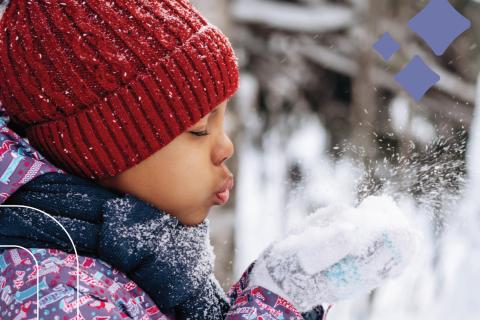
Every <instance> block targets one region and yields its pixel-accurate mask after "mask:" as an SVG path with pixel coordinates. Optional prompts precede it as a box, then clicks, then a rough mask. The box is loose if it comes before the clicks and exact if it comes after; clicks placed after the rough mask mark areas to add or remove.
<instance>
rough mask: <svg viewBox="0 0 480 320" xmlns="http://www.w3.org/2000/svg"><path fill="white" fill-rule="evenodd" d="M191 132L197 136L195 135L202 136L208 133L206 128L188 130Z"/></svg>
mask: <svg viewBox="0 0 480 320" xmlns="http://www.w3.org/2000/svg"><path fill="white" fill-rule="evenodd" d="M190 133H191V134H193V135H194V136H197V137H202V136H208V135H209V133H208V131H207V130H203V131H197V132H196V131H190Z"/></svg>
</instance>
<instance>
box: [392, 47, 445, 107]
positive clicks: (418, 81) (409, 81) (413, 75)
mask: <svg viewBox="0 0 480 320" xmlns="http://www.w3.org/2000/svg"><path fill="white" fill-rule="evenodd" d="M395 80H396V81H397V82H398V83H399V84H400V85H401V86H402V87H403V89H405V91H407V92H408V94H410V95H411V96H412V97H413V98H414V99H415V101H417V102H418V101H420V99H422V97H423V96H424V95H425V93H426V92H427V91H428V89H430V88H431V87H432V86H433V85H434V84H435V83H437V82H438V81H439V80H440V76H439V75H438V74H436V73H435V72H434V71H433V70H432V69H430V67H429V66H428V65H427V64H425V62H424V61H423V59H422V58H420V57H419V56H418V55H416V56H414V57H413V59H412V60H411V61H410V62H409V63H408V64H407V65H406V66H405V68H403V70H402V71H400V72H399V73H397V74H396V75H395Z"/></svg>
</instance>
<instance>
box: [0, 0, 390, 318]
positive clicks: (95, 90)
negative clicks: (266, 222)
mask: <svg viewBox="0 0 480 320" xmlns="http://www.w3.org/2000/svg"><path fill="white" fill-rule="evenodd" d="M237 86H238V68H237V63H236V58H235V55H234V53H233V50H232V47H231V45H230V43H229V41H228V39H227V38H226V37H225V36H224V35H223V34H222V33H221V32H220V31H219V30H218V29H217V28H216V27H214V26H212V25H211V24H209V23H208V22H207V21H206V20H205V19H204V18H203V17H202V16H201V15H200V14H199V13H198V11H196V10H195V9H194V8H193V7H192V6H191V5H190V4H189V3H188V1H186V0H162V1H157V0H136V1H131V0H130V1H127V0H114V1H101V0H87V1H77V0H67V1H60V0H53V1H28V2H25V1H20V0H12V1H11V3H10V4H9V5H8V7H7V8H6V11H5V14H4V17H3V18H2V20H1V21H0V99H1V101H2V103H3V104H4V106H5V108H6V111H7V112H8V115H9V117H10V118H11V121H12V125H13V126H14V127H15V128H16V130H19V132H21V133H22V134H24V135H25V136H26V137H27V138H28V140H29V142H30V143H31V144H32V145H33V146H34V147H35V148H37V149H38V150H39V151H40V152H41V153H42V154H43V155H45V156H46V158H47V159H48V160H49V161H50V162H51V163H52V164H53V165H54V166H56V167H58V168H60V169H61V170H57V169H56V168H55V167H53V169H52V170H51V171H52V172H49V173H48V172H46V171H45V172H43V174H41V175H38V174H37V176H36V177H35V178H34V179H31V177H30V179H23V180H24V181H23V186H22V187H20V188H19V189H18V190H15V188H13V189H12V190H13V191H12V190H11V191H12V192H13V194H11V195H9V197H8V200H7V201H6V202H5V203H6V204H10V205H23V206H28V207H30V208H27V207H23V208H18V207H16V208H11V207H8V208H2V214H1V215H0V240H1V243H0V244H2V245H17V246H21V247H23V248H35V249H31V250H30V251H31V255H30V253H29V252H27V251H25V250H23V249H22V248H20V247H18V248H17V249H11V250H7V251H5V252H4V253H3V254H2V255H0V271H1V274H0V281H1V283H0V284H2V288H3V290H2V294H1V297H2V299H1V301H0V310H1V311H0V312H2V314H1V315H0V316H1V317H3V318H5V319H14V318H16V319H22V318H33V317H35V315H36V314H37V312H39V314H38V315H39V316H40V317H44V319H64V318H65V319H67V318H68V319H70V318H73V317H76V319H82V318H83V319H105V318H107V317H111V318H112V319H120V318H126V317H127V318H133V319H148V318H152V319H223V318H225V317H227V318H228V319H237V318H238V319H240V318H245V317H247V318H251V317H257V316H258V317H259V318H261V319H272V318H273V319H301V318H302V315H301V314H300V312H299V311H298V310H297V308H295V306H301V307H302V308H301V310H302V311H308V310H309V309H312V308H313V309H314V310H313V311H312V312H311V313H309V315H308V317H310V316H312V315H314V316H316V317H317V318H318V317H321V316H322V314H323V308H322V307H320V306H318V307H315V306H317V305H319V304H320V303H322V302H324V301H322V296H321V295H319V294H315V295H313V298H312V294H310V295H309V294H308V291H310V293H311V291H312V288H313V289H315V287H312V285H311V284H318V285H317V287H318V288H320V287H322V286H324V284H325V281H327V282H328V281H330V280H329V279H325V277H324V276H323V275H320V273H319V272H317V271H316V272H315V274H312V275H308V274H306V273H305V272H304V270H298V269H295V270H296V271H295V270H294V269H291V268H290V269H289V268H288V267H291V266H292V265H291V263H292V259H290V260H289V261H283V262H280V263H279V265H278V266H279V267H281V268H282V266H284V267H285V268H283V269H285V270H286V269H288V270H290V271H289V273H288V274H289V276H287V278H285V277H284V276H282V278H281V279H279V278H278V277H276V275H278V273H277V272H275V271H271V268H270V267H271V264H269V261H270V262H271V261H276V260H275V259H273V258H272V256H273V255H274V254H273V255H272V252H276V251H275V246H274V247H273V250H272V249H270V250H268V251H267V252H266V254H265V255H264V256H263V257H262V259H261V260H260V263H258V266H259V267H258V268H257V269H258V272H257V273H256V274H257V276H256V277H255V281H250V280H249V273H250V271H251V270H252V267H253V268H255V266H252V267H250V268H249V270H248V271H247V272H246V273H245V275H244V276H243V277H242V279H241V280H240V282H239V283H238V284H237V285H235V286H234V287H233V289H232V290H231V291H230V293H229V297H228V298H227V296H226V295H225V294H224V293H223V292H222V290H221V288H220V286H219V285H218V282H217V281H216V280H215V278H214V276H213V266H212V261H213V259H212V258H213V256H212V251H211V247H210V244H209V242H208V221H206V220H205V218H206V217H207V214H208V211H209V209H210V208H211V207H212V206H213V205H223V204H225V203H226V202H227V201H228V198H229V191H230V189H231V188H232V187H233V176H232V174H231V172H230V171H229V169H228V168H227V166H226V161H227V160H228V159H229V158H230V157H231V156H232V154H233V152H234V148H233V145H232V142H231V141H230V139H229V138H228V136H227V135H226V133H225V131H224V129H223V121H224V115H225V112H226V108H227V101H228V99H229V98H230V97H231V96H232V95H233V94H234V93H235V91H236V90H237ZM31 151H32V152H34V150H31ZM56 171H57V172H56ZM18 172H20V171H18ZM65 172H67V173H68V174H65ZM37 173H38V172H37ZM26 181H28V183H26ZM32 208H34V209H32ZM37 209H38V210H37ZM39 210H41V211H39ZM45 213H47V214H49V215H50V216H48V215H46V214H45ZM53 218H55V219H56V220H55V221H53V220H52V219H53ZM52 221H53V222H52ZM56 222H58V223H59V224H61V225H62V226H63V227H64V228H65V230H66V231H67V232H68V235H67V234H66V233H65V232H64V230H63V229H62V228H61V227H59V225H58V224H56ZM72 242H73V244H72ZM73 245H74V246H75V247H76V248H77V251H78V252H80V253H81V257H80V258H79V261H78V266H77V261H76V258H75V256H74V255H72V254H69V253H67V252H70V253H71V252H73V249H74V248H73ZM40 248H45V249H47V250H45V249H40ZM377 248H378V246H377ZM277 249H278V248H277ZM280 251H281V250H280ZM373 256H374V255H373ZM384 256H385V255H384ZM372 259H373V258H372ZM280 261H281V259H280ZM36 263H38V266H37V265H36ZM326 267H328V266H326ZM259 275H263V276H259ZM387 275H389V272H388V270H387V271H385V272H384V273H383V274H382V278H385V277H387ZM298 276H301V277H302V280H301V281H300V278H299V277H298ZM77 277H78V278H79V281H80V283H79V285H77V283H76V279H77ZM37 278H38V279H39V287H38V288H39V295H37V294H36V292H35V288H36V286H35V281H36V279H37ZM320 280H321V281H320ZM299 281H300V282H299ZM305 283H308V284H309V286H304V285H303V284H305ZM269 289H270V290H269ZM314 291H315V290H314ZM317 291H318V290H317ZM317 291H315V292H317ZM77 294H78V295H79V297H78V299H77ZM278 294H282V295H283V297H282V296H280V295H278ZM304 296H305V297H307V296H308V297H310V298H309V300H308V303H303V302H304V301H302V297H304ZM37 298H38V301H37ZM292 303H293V304H294V305H295V306H294V305H292ZM305 316H306V317H307V315H306V314H305Z"/></svg>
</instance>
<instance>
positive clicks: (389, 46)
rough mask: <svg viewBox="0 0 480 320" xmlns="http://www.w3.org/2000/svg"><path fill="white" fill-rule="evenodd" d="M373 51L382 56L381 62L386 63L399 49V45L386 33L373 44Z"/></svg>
mask: <svg viewBox="0 0 480 320" xmlns="http://www.w3.org/2000/svg"><path fill="white" fill-rule="evenodd" d="M373 49H375V51H376V52H377V53H378V54H379V55H381V56H382V58H383V60H385V61H388V60H389V59H390V58H391V57H392V56H393V54H394V53H395V52H397V51H398V50H399V49H400V45H399V44H398V42H397V41H395V39H393V38H392V37H391V36H390V34H389V33H388V32H385V33H384V34H383V36H381V37H380V39H378V40H377V42H375V43H374V44H373Z"/></svg>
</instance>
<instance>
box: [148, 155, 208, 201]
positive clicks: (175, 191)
mask: <svg viewBox="0 0 480 320" xmlns="http://www.w3.org/2000/svg"><path fill="white" fill-rule="evenodd" d="M156 171H157V174H156V177H155V178H154V179H153V180H156V181H157V182H158V185H157V190H156V194H157V195H158V198H162V199H164V200H165V201H168V202H169V203H176V202H180V203H179V204H180V206H184V205H187V204H186V203H182V202H185V201H192V202H196V201H199V200H200V199H202V198H204V197H205V195H206V194H208V193H211V192H213V190H212V188H214V187H215V186H214V185H213V184H214V181H213V178H214V177H213V176H212V169H211V167H210V164H209V162H208V161H206V159H205V158H202V157H198V156H195V155H191V154H190V155H188V156H184V157H181V158H177V160H176V161H174V162H173V161H172V162H169V163H167V164H166V165H165V166H163V167H160V166H159V167H158V169H157V170H156Z"/></svg>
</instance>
